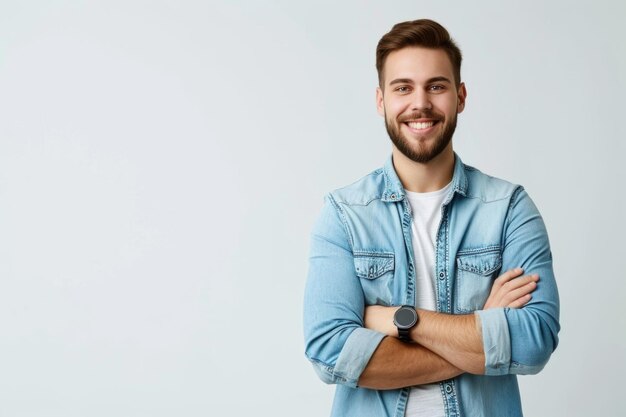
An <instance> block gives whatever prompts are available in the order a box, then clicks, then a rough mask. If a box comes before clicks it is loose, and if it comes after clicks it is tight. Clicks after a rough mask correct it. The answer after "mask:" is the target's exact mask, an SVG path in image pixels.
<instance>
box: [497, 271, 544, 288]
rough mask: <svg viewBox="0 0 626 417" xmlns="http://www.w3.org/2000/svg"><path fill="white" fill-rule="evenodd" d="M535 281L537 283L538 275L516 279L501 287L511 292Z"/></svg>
mask: <svg viewBox="0 0 626 417" xmlns="http://www.w3.org/2000/svg"><path fill="white" fill-rule="evenodd" d="M537 281H539V275H537V274H532V275H525V276H523V277H521V278H516V279H513V280H511V281H509V282H507V283H506V284H503V286H504V287H505V288H506V290H507V291H512V290H515V289H516V288H519V287H522V286H524V285H527V284H529V283H531V282H537Z"/></svg>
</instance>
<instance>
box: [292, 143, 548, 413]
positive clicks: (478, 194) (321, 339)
mask: <svg viewBox="0 0 626 417" xmlns="http://www.w3.org/2000/svg"><path fill="white" fill-rule="evenodd" d="M411 221H412V217H411V208H410V205H409V202H408V200H407V199H405V191H404V188H403V187H402V184H401V182H400V180H399V179H398V176H397V174H396V172H395V170H394V167H393V160H392V158H391V157H389V159H388V160H387V162H386V164H385V165H384V167H383V168H381V169H378V170H375V171H374V172H372V173H371V174H369V175H367V176H365V177H364V178H362V179H360V180H359V181H357V182H356V183H354V184H352V185H350V186H347V187H344V188H341V189H339V190H336V191H334V192H331V193H330V194H328V195H327V196H326V198H325V204H324V206H323V208H322V212H321V214H320V216H319V218H318V220H317V222H316V224H315V226H314V229H313V232H312V235H311V252H310V259H309V272H308V278H307V284H306V290H305V297H304V336H305V349H306V356H307V358H308V359H309V360H310V361H311V362H312V364H313V367H314V369H315V370H316V372H317V374H318V375H319V377H320V378H321V379H322V380H323V381H324V382H326V383H330V384H337V389H336V392H335V399H334V403H333V409H332V415H333V416H342V417H349V416H359V417H367V416H372V417H375V416H403V415H404V409H405V406H406V402H407V398H408V393H409V388H404V389H396V390H380V391H379V390H372V389H365V388H360V387H359V386H358V381H359V377H360V375H361V373H362V372H363V370H364V369H365V367H366V365H367V363H368V361H369V359H370V357H371V356H372V354H373V352H374V351H375V350H376V348H377V346H378V344H379V343H380V341H381V340H382V339H383V337H384V335H383V334H381V333H379V332H376V331H373V330H369V329H366V328H364V327H363V312H364V307H365V306H367V305H373V304H378V305H384V306H397V305H402V304H411V305H415V288H416V284H415V279H416V277H415V269H416V268H415V264H414V259H413V247H412V242H411ZM435 257H436V259H435V268H436V270H435V277H436V278H437V283H436V289H435V292H436V299H437V300H436V303H437V311H439V312H443V313H448V314H472V313H473V314H478V315H479V316H480V321H481V326H482V337H483V345H484V352H485V375H471V374H462V375H460V376H458V377H457V378H454V379H450V380H447V381H442V382H441V383H440V385H441V393H442V396H443V400H444V405H445V408H446V415H447V416H449V417H453V416H468V417H479V416H498V417H505V416H521V415H522V409H521V401H520V396H519V389H518V384H517V377H516V375H517V374H534V373H537V372H539V371H540V370H541V369H542V368H543V367H544V366H545V364H546V362H547V361H548V359H549V358H550V355H551V354H552V352H553V351H554V349H555V348H556V346H557V343H558V332H559V329H560V326H559V297H558V291H557V286H556V282H555V279H554V273H553V268H552V254H551V252H550V245H549V242H548V235H547V232H546V228H545V226H544V222H543V220H542V218H541V215H540V214H539V212H538V210H537V208H536V207H535V205H534V203H533V202H532V200H531V199H530V197H529V196H528V194H527V193H526V191H525V190H524V189H523V188H522V187H521V186H518V185H514V184H511V183H508V182H506V181H503V180H500V179H497V178H494V177H490V176H488V175H485V174H483V173H481V172H480V171H478V170H477V169H475V168H472V167H470V166H467V165H464V164H463V163H462V161H461V159H460V158H459V157H458V155H455V166H454V174H453V179H452V187H451V188H450V192H449V194H448V195H447V196H446V199H445V200H444V204H443V207H442V218H441V223H440V226H439V231H438V234H437V242H436V248H435ZM515 267H522V268H524V272H525V273H526V274H530V273H537V274H539V283H538V286H537V288H536V290H535V291H534V292H533V294H532V299H531V301H530V302H529V303H528V304H527V305H525V306H524V307H523V308H520V309H510V308H495V309H489V310H482V307H483V305H484V303H485V301H486V300H487V297H488V295H489V291H490V289H491V286H492V283H493V280H494V279H495V278H497V277H498V275H499V274H500V273H502V272H504V271H507V270H509V269H512V268H515Z"/></svg>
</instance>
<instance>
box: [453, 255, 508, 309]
mask: <svg viewBox="0 0 626 417" xmlns="http://www.w3.org/2000/svg"><path fill="white" fill-rule="evenodd" d="M501 266H502V255H501V254H500V247H499V246H489V247H485V248H482V249H471V250H467V251H460V252H458V253H457V258H456V267H457V273H456V284H455V289H456V294H455V295H456V296H455V299H456V303H455V304H456V305H455V306H456V312H457V313H471V312H473V311H476V310H481V309H482V308H483V306H484V305H485V301H487V298H488V297H489V293H490V292H491V286H492V284H493V280H494V279H495V278H496V274H497V273H498V271H499V270H500V268H501Z"/></svg>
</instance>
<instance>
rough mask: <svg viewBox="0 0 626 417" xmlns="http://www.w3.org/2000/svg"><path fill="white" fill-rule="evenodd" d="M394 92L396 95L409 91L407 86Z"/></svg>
mask: <svg viewBox="0 0 626 417" xmlns="http://www.w3.org/2000/svg"><path fill="white" fill-rule="evenodd" d="M396 91H397V92H398V93H408V92H409V91H410V88H409V87H407V86H402V87H398V88H396Z"/></svg>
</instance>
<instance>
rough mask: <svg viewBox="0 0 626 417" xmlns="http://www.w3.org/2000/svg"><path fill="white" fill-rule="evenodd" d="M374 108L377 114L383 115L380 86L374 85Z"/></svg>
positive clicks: (383, 107)
mask: <svg viewBox="0 0 626 417" xmlns="http://www.w3.org/2000/svg"><path fill="white" fill-rule="evenodd" d="M376 110H377V111H378V114H380V115H381V116H383V117H385V103H384V100H383V90H381V88H380V87H376Z"/></svg>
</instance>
